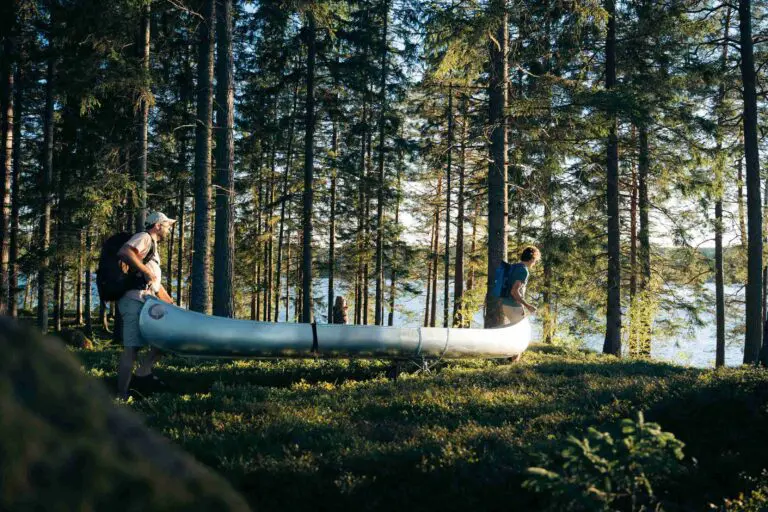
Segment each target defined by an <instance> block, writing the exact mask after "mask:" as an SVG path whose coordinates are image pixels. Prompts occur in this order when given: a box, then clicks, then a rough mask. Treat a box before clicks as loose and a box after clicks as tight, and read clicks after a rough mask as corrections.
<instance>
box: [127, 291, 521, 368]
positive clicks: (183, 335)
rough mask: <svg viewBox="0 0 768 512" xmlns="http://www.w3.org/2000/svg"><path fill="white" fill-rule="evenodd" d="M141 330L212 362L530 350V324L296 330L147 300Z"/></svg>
mask: <svg viewBox="0 0 768 512" xmlns="http://www.w3.org/2000/svg"><path fill="white" fill-rule="evenodd" d="M139 329H140V330H141V334H142V336H143V337H144V339H146V340H148V341H149V342H150V343H151V344H152V345H154V346H156V347H158V348H160V349H162V350H165V351H168V352H173V353H176V354H181V355H191V356H210V357H258V358H268V357H318V356H320V357H339V358H347V357H368V358H389V359H412V358H444V359H459V358H473V357H480V358H496V357H498V358H501V357H516V356H518V355H520V354H522V353H523V351H524V350H525V349H526V348H528V344H529V343H530V341H531V324H530V322H529V321H528V318H525V319H524V320H522V321H521V322H519V323H517V324H515V325H510V326H504V327H497V328H493V329H445V328H437V327H378V326H364V325H332V324H315V325H313V324H292V323H271V322H253V321H250V320H235V319H232V318H222V317H216V316H210V315H204V314H202V313H196V312H193V311H188V310H186V309H181V308H178V307H176V306H173V305H171V304H167V303H165V302H162V301H160V300H157V299H154V298H147V301H146V303H145V304H144V307H143V308H142V310H141V316H140V318H139Z"/></svg>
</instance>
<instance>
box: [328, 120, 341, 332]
mask: <svg viewBox="0 0 768 512" xmlns="http://www.w3.org/2000/svg"><path fill="white" fill-rule="evenodd" d="M331 150H332V151H333V159H332V164H331V165H332V168H331V213H330V217H329V219H328V222H329V224H330V225H329V226H328V323H329V324H330V323H333V300H334V297H333V292H334V290H333V286H334V279H333V278H334V274H335V270H336V153H337V152H338V151H339V134H338V127H337V125H336V121H335V120H334V121H333V133H332V134H331Z"/></svg>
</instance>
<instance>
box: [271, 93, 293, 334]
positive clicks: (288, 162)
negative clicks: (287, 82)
mask: <svg viewBox="0 0 768 512" xmlns="http://www.w3.org/2000/svg"><path fill="white" fill-rule="evenodd" d="M298 101H299V93H298V84H296V86H294V88H293V107H292V109H291V122H290V129H289V131H288V148H287V149H286V152H285V173H284V174H283V191H282V194H281V198H280V232H279V234H278V239H277V277H276V281H277V293H276V294H275V321H277V319H278V316H279V313H280V279H281V277H282V276H281V271H282V265H283V235H284V231H285V208H286V203H287V202H288V178H289V176H290V174H291V166H292V163H293V135H294V128H295V126H296V108H297V106H298ZM287 265H288V262H287V258H286V272H285V280H286V288H285V289H286V302H285V304H286V306H285V308H286V309H285V321H286V322H287V321H288V298H287V293H288V286H287V281H288V269H287Z"/></svg>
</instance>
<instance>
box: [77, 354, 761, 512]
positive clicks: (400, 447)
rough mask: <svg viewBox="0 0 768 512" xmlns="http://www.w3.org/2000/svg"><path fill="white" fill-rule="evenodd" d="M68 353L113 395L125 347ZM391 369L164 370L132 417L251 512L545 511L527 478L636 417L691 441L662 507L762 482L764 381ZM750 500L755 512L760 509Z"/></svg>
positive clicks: (224, 366)
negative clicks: (161, 386)
mask: <svg viewBox="0 0 768 512" xmlns="http://www.w3.org/2000/svg"><path fill="white" fill-rule="evenodd" d="M75 352H76V354H77V355H78V356H79V357H80V358H81V360H82V361H83V365H84V368H85V370H86V371H87V372H88V373H89V374H91V375H93V376H94V377H96V378H99V379H102V380H103V381H104V382H105V383H106V384H107V385H108V386H110V387H114V380H115V372H114V371H115V367H116V363H117V356H118V351H117V350H116V349H114V348H110V347H105V348H100V349H98V350H95V351H86V350H75ZM389 368H390V363H388V362H384V361H366V360H327V361H326V360H317V361H315V360H306V361H301V360H279V361H229V360H194V359H184V358H179V357H169V358H167V359H165V360H164V361H162V363H161V364H160V366H159V367H158V369H157V374H158V375H159V376H161V377H162V378H163V379H165V380H166V382H167V383H168V384H169V385H170V386H171V387H172V389H173V391H172V392H168V393H156V394H153V395H150V396H148V397H147V398H146V399H144V400H140V401H137V402H135V403H133V404H131V407H133V408H134V409H136V410H137V411H140V412H141V413H142V414H143V415H144V416H145V417H146V420H147V423H148V424H149V425H150V426H151V427H153V428H154V429H156V430H157V431H159V432H161V433H162V434H163V435H165V436H167V437H168V438H170V439H172V440H173V441H174V442H176V443H178V444H179V445H181V446H182V447H183V448H184V449H186V450H187V451H188V452H190V453H191V454H193V455H194V456H195V457H196V458H197V459H198V460H200V461H202V462H203V463H205V464H207V465H209V466H210V467H212V468H214V469H215V470H217V471H219V472H220V473H221V474H222V475H224V476H225V477H226V478H227V479H228V480H229V481H230V482H232V484H233V485H234V486H235V488H237V489H238V490H240V491H241V492H242V493H243V495H244V496H245V497H246V499H247V500H248V501H249V502H250V503H251V505H252V506H253V508H254V509H280V510H332V509H339V508H340V507H349V508H350V509H352V510H384V509H392V508H394V507H397V508H400V509H402V510H427V509H442V510H497V509H498V510H501V509H506V510H537V509H540V508H542V507H543V506H544V505H545V503H546V499H547V497H546V496H542V495H537V494H533V493H532V492H530V491H527V490H525V489H523V488H521V483H522V481H523V480H524V479H525V478H526V475H525V470H526V468H528V467H530V466H533V465H538V464H541V463H543V461H544V460H545V459H547V458H549V457H553V456H554V457H555V458H556V457H557V453H559V451H560V450H561V449H562V447H563V446H564V442H565V440H566V438H567V437H568V435H576V436H578V437H581V436H582V434H583V432H584V430H585V429H586V427H588V426H596V427H598V428H600V429H611V428H613V427H614V426H615V425H616V424H617V422H618V421H619V420H620V419H621V418H626V417H631V416H633V413H634V411H643V412H644V413H645V416H646V419H647V420H649V421H655V422H657V423H659V424H661V426H662V428H663V429H664V430H667V431H671V432H672V433H674V434H675V435H676V436H677V437H678V438H679V439H681V440H682V441H683V442H685V444H686V446H685V448H684V453H685V455H686V459H685V465H686V467H687V471H686V472H685V473H684V474H683V476H681V477H678V478H677V479H675V480H673V481H670V480H667V481H663V482H657V485H656V489H657V492H658V493H660V494H661V495H663V497H664V499H665V502H666V505H665V508H666V509H667V510H705V509H707V508H708V504H709V503H713V504H716V505H718V506H721V505H722V504H723V502H724V499H726V498H736V497H738V496H739V495H740V493H748V492H749V491H750V490H752V489H754V488H756V487H758V486H760V485H763V486H765V483H766V481H768V480H766V478H765V477H762V480H761V478H760V473H761V470H763V469H764V468H766V467H768V443H765V434H766V433H768V374H767V373H766V372H765V371H762V370H757V369H751V368H749V369H747V368H745V369H728V370H723V371H708V370H697V369H688V368H681V367H676V366H672V365H669V364H663V363H654V362H647V361H633V360H619V359H615V358H612V357H606V356H600V355H596V354H587V353H583V352H563V351H558V350H555V349H547V348H545V347H539V348H536V347H534V348H533V349H532V350H529V352H527V353H526V354H525V356H524V357H523V360H522V362H520V363H517V364H508V363H499V362H495V361H480V360H477V361H465V362H457V363H447V364H445V365H444V366H442V368H441V369H440V370H439V371H438V372H437V373H433V374H430V375H425V374H413V373H404V374H401V376H400V378H399V379H398V380H397V381H391V380H389V379H387V378H386V372H387V370H388V369H389ZM765 489H766V487H764V488H763V492H764V491H765ZM758 498H759V497H758ZM755 503H758V504H757V505H754V504H752V505H750V506H754V507H755V508H751V510H760V509H761V508H760V507H761V506H762V505H761V503H762V504H764V502H763V501H760V500H759V499H758V501H756V502H755ZM732 508H733V509H735V508H736V507H732ZM745 509H746V508H745Z"/></svg>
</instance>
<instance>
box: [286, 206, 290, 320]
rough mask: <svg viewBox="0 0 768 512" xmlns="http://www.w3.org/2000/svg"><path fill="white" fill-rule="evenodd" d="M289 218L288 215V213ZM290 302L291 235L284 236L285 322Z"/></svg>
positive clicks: (287, 318) (287, 317)
mask: <svg viewBox="0 0 768 512" xmlns="http://www.w3.org/2000/svg"><path fill="white" fill-rule="evenodd" d="M289 217H290V213H289ZM290 300H291V233H290V231H289V232H288V233H286V236H285V322H286V323H287V322H288V320H289V315H288V309H289V308H288V306H289V305H290Z"/></svg>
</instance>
